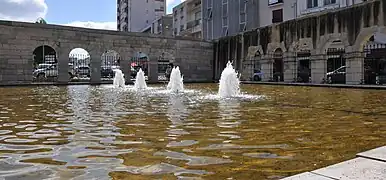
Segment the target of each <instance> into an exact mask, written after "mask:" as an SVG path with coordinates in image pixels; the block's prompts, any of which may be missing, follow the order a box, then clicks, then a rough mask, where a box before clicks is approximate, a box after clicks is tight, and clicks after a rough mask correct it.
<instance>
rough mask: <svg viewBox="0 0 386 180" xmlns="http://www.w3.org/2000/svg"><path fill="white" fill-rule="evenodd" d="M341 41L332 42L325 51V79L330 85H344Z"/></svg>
mask: <svg viewBox="0 0 386 180" xmlns="http://www.w3.org/2000/svg"><path fill="white" fill-rule="evenodd" d="M344 54H345V49H344V45H343V43H342V41H340V40H335V41H332V43H331V44H330V46H329V47H328V48H327V49H326V55H327V72H326V75H325V76H326V78H327V80H328V83H331V84H346V58H345V56H344Z"/></svg>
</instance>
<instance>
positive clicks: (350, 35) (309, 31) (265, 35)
mask: <svg viewBox="0 0 386 180" xmlns="http://www.w3.org/2000/svg"><path fill="white" fill-rule="evenodd" d="M385 25H386V0H373V1H368V2H364V3H361V4H358V5H355V6H351V7H347V8H342V9H337V10H329V11H324V12H321V13H315V14H312V15H310V16H305V17H302V18H298V19H294V20H290V21H286V22H282V23H277V24H273V25H271V26H267V27H262V28H259V29H255V30H253V31H249V32H244V33H242V34H239V35H237V36H232V37H225V38H222V39H219V40H218V41H216V42H215V44H214V49H215V52H214V54H215V62H214V67H215V70H216V72H215V77H216V79H218V78H219V74H220V73H221V70H222V68H224V66H225V63H226V62H225V61H228V60H233V61H236V62H237V63H235V66H236V68H237V69H238V70H239V71H241V72H243V71H244V70H245V69H246V71H248V72H243V74H244V77H245V76H246V75H245V74H248V73H249V72H250V71H251V69H250V68H247V67H246V66H248V64H251V63H250V62H248V61H251V60H250V56H251V54H252V55H253V54H256V53H257V52H260V54H261V55H260V57H259V58H258V59H259V61H260V64H262V70H263V71H264V72H263V73H264V74H265V75H264V77H263V80H269V79H270V78H271V77H266V76H267V75H268V76H269V75H271V74H272V63H273V60H272V57H273V55H272V54H273V53H274V52H275V51H276V50H277V49H281V50H282V51H283V57H284V59H285V60H284V64H285V65H284V66H285V67H284V69H285V72H284V74H285V76H287V77H285V80H284V81H285V82H291V81H293V79H294V78H296V77H295V76H296V71H297V68H295V67H294V66H296V64H297V63H298V61H297V60H296V54H297V52H300V51H310V52H311V57H310V59H311V60H312V62H311V64H312V65H311V68H312V70H311V72H312V81H313V83H319V82H320V81H321V80H322V79H323V78H324V76H325V74H326V62H327V59H326V58H327V56H326V50H327V49H329V48H342V49H344V50H345V52H346V55H345V56H346V57H345V58H346V62H347V64H349V65H351V66H350V67H348V69H347V72H348V73H347V74H346V75H347V77H346V79H347V83H348V84H358V83H359V82H360V81H361V80H362V79H363V70H361V68H363V54H361V53H363V49H364V45H366V43H367V42H369V38H370V37H371V36H373V35H374V34H375V33H386V28H385ZM240 42H241V43H240ZM251 47H253V48H251ZM251 50H254V51H255V52H252V51H251ZM248 54H249V55H248ZM353 56H355V57H353ZM354 59H355V61H357V62H353V60H354ZM286 62H287V63H286ZM354 73H355V75H353V74H354Z"/></svg>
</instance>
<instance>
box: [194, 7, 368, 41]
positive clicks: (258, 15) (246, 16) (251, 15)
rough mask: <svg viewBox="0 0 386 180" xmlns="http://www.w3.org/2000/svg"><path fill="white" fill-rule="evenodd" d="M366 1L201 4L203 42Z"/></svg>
mask: <svg viewBox="0 0 386 180" xmlns="http://www.w3.org/2000/svg"><path fill="white" fill-rule="evenodd" d="M363 1H366V0H202V15H203V26H202V28H203V30H202V31H203V38H204V39H206V40H211V39H218V38H220V37H224V36H232V35H236V34H238V33H240V32H243V31H249V30H252V29H255V28H259V27H264V26H268V25H271V24H272V23H280V22H283V21H288V20H291V19H294V18H297V17H301V16H305V15H309V14H311V13H315V12H320V11H324V10H328V9H334V8H342V7H346V6H351V5H353V4H357V3H361V2H363Z"/></svg>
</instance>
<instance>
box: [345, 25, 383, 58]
mask: <svg viewBox="0 0 386 180" xmlns="http://www.w3.org/2000/svg"><path fill="white" fill-rule="evenodd" d="M377 32H379V33H386V27H368V28H362V29H361V31H360V32H359V34H358V36H357V38H356V40H355V43H354V45H353V51H358V52H363V49H364V46H365V45H366V44H367V42H368V41H369V39H370V38H371V36H373V35H374V34H376V33H377Z"/></svg>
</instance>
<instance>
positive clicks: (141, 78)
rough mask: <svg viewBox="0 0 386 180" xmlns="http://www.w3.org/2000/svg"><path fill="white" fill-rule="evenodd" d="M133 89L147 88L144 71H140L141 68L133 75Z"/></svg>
mask: <svg viewBox="0 0 386 180" xmlns="http://www.w3.org/2000/svg"><path fill="white" fill-rule="evenodd" d="M134 89H135V90H143V89H147V85H146V81H145V73H144V72H143V71H142V68H140V69H139V71H138V72H137V76H136V77H135V82H134Z"/></svg>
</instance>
